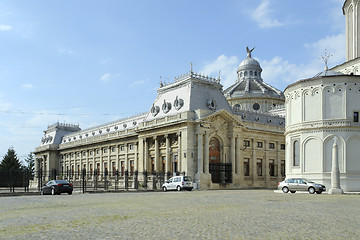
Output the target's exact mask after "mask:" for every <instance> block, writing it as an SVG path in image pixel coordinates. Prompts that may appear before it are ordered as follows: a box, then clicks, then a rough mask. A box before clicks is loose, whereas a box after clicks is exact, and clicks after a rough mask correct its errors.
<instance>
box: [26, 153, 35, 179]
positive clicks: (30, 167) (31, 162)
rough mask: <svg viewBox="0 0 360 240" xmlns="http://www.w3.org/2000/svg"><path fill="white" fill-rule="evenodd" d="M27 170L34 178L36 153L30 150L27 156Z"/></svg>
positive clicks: (30, 176)
mask: <svg viewBox="0 0 360 240" xmlns="http://www.w3.org/2000/svg"><path fill="white" fill-rule="evenodd" d="M25 163H26V165H25V170H27V171H28V174H29V178H30V179H33V177H34V172H35V159H34V155H33V154H32V153H31V152H30V153H29V155H28V156H27V158H25Z"/></svg>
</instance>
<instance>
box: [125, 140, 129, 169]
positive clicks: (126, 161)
mask: <svg viewBox="0 0 360 240" xmlns="http://www.w3.org/2000/svg"><path fill="white" fill-rule="evenodd" d="M124 150H125V171H129V159H128V143H126V144H125V146H124Z"/></svg>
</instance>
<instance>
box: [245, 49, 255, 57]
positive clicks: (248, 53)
mask: <svg viewBox="0 0 360 240" xmlns="http://www.w3.org/2000/svg"><path fill="white" fill-rule="evenodd" d="M254 49H255V47H253V48H252V49H251V50H250V49H249V47H246V52H247V57H248V58H251V52H252V51H254Z"/></svg>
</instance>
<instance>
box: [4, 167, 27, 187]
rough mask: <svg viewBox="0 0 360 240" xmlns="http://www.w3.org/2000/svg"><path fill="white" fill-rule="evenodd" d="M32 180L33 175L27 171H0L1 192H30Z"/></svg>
mask: <svg viewBox="0 0 360 240" xmlns="http://www.w3.org/2000/svg"><path fill="white" fill-rule="evenodd" d="M32 179H33V176H32V174H31V173H30V172H29V171H27V170H14V169H10V170H0V190H5V191H7V190H8V191H10V192H15V189H23V190H24V191H25V192H28V191H29V183H30V181H31V180H32ZM20 191H22V190H20Z"/></svg>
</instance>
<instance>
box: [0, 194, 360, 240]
mask: <svg viewBox="0 0 360 240" xmlns="http://www.w3.org/2000/svg"><path fill="white" fill-rule="evenodd" d="M359 226H360V195H327V194H321V195H317V194H314V195H310V194H298V193H296V194H282V193H275V192H274V191H269V190H240V191H238V190H228V191H222V190H221V191H220V190H219V191H192V192H188V191H184V192H166V193H163V192H138V193H101V194H75V193H74V194H73V195H71V196H69V195H66V194H63V195H60V196H19V197H0V238H1V239H80V238H82V239H179V238H182V239H360V228H359Z"/></svg>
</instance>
